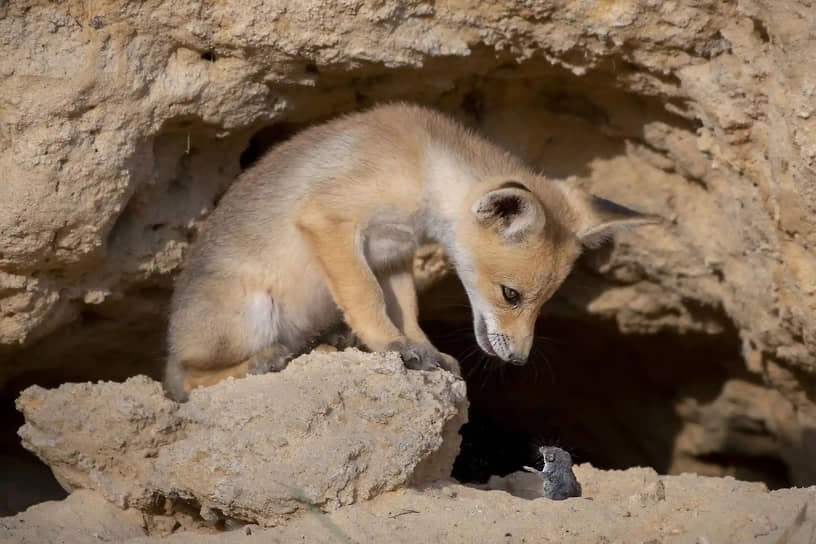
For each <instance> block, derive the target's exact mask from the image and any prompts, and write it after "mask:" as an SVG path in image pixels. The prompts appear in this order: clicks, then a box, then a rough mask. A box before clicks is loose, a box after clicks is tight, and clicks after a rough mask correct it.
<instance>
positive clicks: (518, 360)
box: [507, 353, 527, 366]
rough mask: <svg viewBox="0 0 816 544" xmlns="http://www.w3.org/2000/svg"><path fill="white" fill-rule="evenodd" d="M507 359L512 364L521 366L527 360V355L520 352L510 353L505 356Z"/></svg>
mask: <svg viewBox="0 0 816 544" xmlns="http://www.w3.org/2000/svg"><path fill="white" fill-rule="evenodd" d="M507 361H508V362H510V363H512V364H514V365H517V366H521V365H523V364H524V363H526V362H527V357H525V356H524V355H521V354H520V353H511V354H510V356H509V357H508V358H507Z"/></svg>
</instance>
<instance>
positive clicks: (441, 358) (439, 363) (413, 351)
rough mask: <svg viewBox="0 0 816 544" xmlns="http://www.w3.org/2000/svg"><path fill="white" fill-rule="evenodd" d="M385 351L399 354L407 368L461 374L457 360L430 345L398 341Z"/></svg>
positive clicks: (388, 346)
mask: <svg viewBox="0 0 816 544" xmlns="http://www.w3.org/2000/svg"><path fill="white" fill-rule="evenodd" d="M385 350H386V351H396V352H397V353H399V354H400V357H402V360H403V362H404V363H405V366H406V367H408V368H410V369H412V370H436V369H437V368H444V369H445V370H448V371H450V372H453V373H454V374H457V375H458V374H459V363H457V362H456V359H454V358H453V357H451V356H450V355H447V354H445V353H440V352H439V351H438V350H437V349H436V348H435V347H433V346H432V345H430V344H426V343H419V342H413V341H411V340H398V341H396V342H391V343H390V344H388V345H387V346H386V347H385Z"/></svg>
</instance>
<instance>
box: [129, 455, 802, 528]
mask: <svg viewBox="0 0 816 544" xmlns="http://www.w3.org/2000/svg"><path fill="white" fill-rule="evenodd" d="M576 473H577V474H578V478H579V480H580V482H581V484H582V486H584V488H585V489H589V490H593V491H592V493H591V494H590V493H587V494H586V495H585V496H584V497H580V498H572V499H567V500H564V501H551V500H549V499H545V498H539V499H534V500H527V499H524V498H520V497H516V496H513V495H511V494H509V493H506V492H504V491H484V490H479V489H474V488H472V487H466V486H462V485H458V484H456V483H451V482H444V483H442V482H440V483H438V484H436V485H434V486H431V487H427V488H425V489H423V490H417V489H401V490H398V491H395V492H392V493H385V494H383V495H380V496H379V497H377V498H376V499H374V500H372V501H369V502H364V503H358V504H355V505H352V506H349V507H344V508H341V509H339V510H336V511H334V512H331V513H329V514H325V515H324V514H320V513H314V515H308V516H303V517H301V518H299V519H298V520H296V521H294V522H292V523H290V524H288V525H286V526H283V527H277V528H274V529H259V528H251V529H250V534H247V532H246V531H245V530H236V531H233V532H229V533H223V534H220V535H217V536H202V535H200V534H195V533H189V532H188V533H179V534H176V535H173V536H171V537H170V538H168V539H166V540H155V539H151V538H143V539H137V540H135V541H134V543H133V544H136V543H139V544H143V543H144V544H147V543H148V542H159V541H161V542H165V541H166V542H168V543H174V544H181V543H186V542H190V543H192V542H196V543H198V542H202V543H207V542H241V543H245V542H246V543H252V542H297V541H307V542H326V543H328V542H406V543H407V542H446V543H448V542H451V543H458V542H461V543H466V542H511V543H523V542H527V543H533V542H553V543H555V542H576V543H585V542H593V543H594V542H598V543H605V544H617V543H620V544H623V543H627V544H628V543H632V542H637V543H640V542H661V543H664V544H669V543H676V544H698V543H700V542H710V543H712V544H713V543H714V542H756V543H767V544H776V543H778V542H807V541H808V538H810V535H811V533H812V531H814V530H816V519H814V516H813V513H812V512H813V511H814V510H813V509H814V508H816V488H808V489H787V490H783V491H775V492H773V493H769V492H768V490H767V489H766V488H765V487H764V486H762V485H761V484H752V483H747V482H739V481H736V480H733V479H731V478H707V477H700V476H692V475H682V476H658V475H657V474H656V473H655V472H654V471H651V470H648V469H630V470H626V471H601V470H597V469H595V468H592V467H591V466H588V465H579V466H577V467H576ZM529 476H533V477H535V475H534V474H530V475H529ZM656 482H662V483H663V484H664V485H665V497H664V498H663V499H661V500H660V501H659V502H657V503H653V504H646V505H645V506H643V507H641V506H637V507H632V505H631V504H630V503H629V497H630V496H632V495H634V494H641V495H649V494H650V493H652V491H653V486H654V484H655V483H656ZM784 538H787V540H784Z"/></svg>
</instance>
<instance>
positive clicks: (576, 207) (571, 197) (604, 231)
mask: <svg viewBox="0 0 816 544" xmlns="http://www.w3.org/2000/svg"><path fill="white" fill-rule="evenodd" d="M564 194H565V196H566V197H567V200H568V201H569V203H570V206H571V207H572V209H573V212H574V215H575V218H576V221H575V224H574V225H573V228H574V231H575V235H576V236H577V237H578V239H579V240H580V241H581V243H582V244H583V245H585V246H587V247H598V246H599V245H601V244H602V243H603V242H604V241H605V240H607V239H609V238H610V237H611V236H612V235H613V234H614V233H615V232H617V231H619V230H623V229H628V228H632V227H638V226H640V225H653V224H657V223H662V222H663V218H661V217H660V216H657V215H650V214H643V213H640V212H636V211H635V210H630V209H629V208H627V207H625V206H621V205H620V204H617V203H615V202H612V201H611V200H606V199H605V198H600V197H597V196H594V195H591V194H589V193H586V192H584V191H582V190H580V189H575V188H570V189H568V190H565V191H564Z"/></svg>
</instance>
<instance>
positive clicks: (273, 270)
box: [165, 104, 656, 400]
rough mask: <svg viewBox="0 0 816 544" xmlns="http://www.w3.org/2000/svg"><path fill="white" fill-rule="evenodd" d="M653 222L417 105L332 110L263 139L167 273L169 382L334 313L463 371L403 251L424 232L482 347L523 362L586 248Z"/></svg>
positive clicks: (379, 341) (246, 357)
mask: <svg viewBox="0 0 816 544" xmlns="http://www.w3.org/2000/svg"><path fill="white" fill-rule="evenodd" d="M653 222H656V218H655V217H654V216H645V215H641V214H638V213H636V212H634V211H632V210H629V209H627V208H624V207H623V206H619V205H617V204H614V203H612V202H609V201H607V200H603V199H600V198H596V197H593V196H591V195H589V194H587V193H585V192H583V191H581V190H578V189H576V188H574V187H571V186H569V185H568V184H565V183H563V182H555V181H552V180H549V179H546V178H544V177H542V176H539V175H536V174H535V173H534V172H532V171H531V170H530V169H529V168H527V167H525V166H524V164H523V163H522V162H521V161H520V160H519V159H517V158H516V157H514V156H512V155H510V154H509V153H507V152H505V151H503V150H502V149H500V148H498V147H496V146H494V145H492V144H491V143H489V142H487V141H486V140H484V139H482V138H480V137H479V136H477V135H475V134H473V133H472V132H470V131H468V130H466V129H465V128H464V127H462V126H460V125H458V124H457V123H455V122H454V121H452V120H450V119H448V118H446V117H444V116H443V115H441V114H439V113H435V112H433V111H430V110H428V109H425V108H422V107H418V106H412V105H405V104H394V105H386V106H381V107H377V108H374V109H372V110H369V111H367V112H363V113H357V114H353V115H349V116H346V117H342V118H339V119H336V120H334V121H331V122H329V123H326V124H324V125H320V126H316V127H313V128H310V129H308V130H305V131H303V132H302V133H300V134H299V135H297V136H295V137H294V138H292V139H291V140H289V141H287V142H284V143H283V144H281V145H279V146H277V147H276V148H274V149H273V150H272V151H270V152H269V153H268V154H266V155H265V156H264V157H263V158H261V159H260V160H259V161H258V162H257V163H256V164H255V165H254V166H253V167H252V168H250V169H248V170H247V171H246V172H244V174H243V175H242V177H241V179H239V180H238V181H237V182H236V183H235V184H234V185H233V186H232V187H231V188H230V190H229V191H227V193H226V194H225V195H224V197H223V199H222V201H221V203H220V204H219V205H218V207H217V208H216V209H215V211H214V212H213V213H212V215H211V217H210V218H209V220H208V223H207V225H206V226H205V227H204V229H203V230H202V233H201V237H200V239H199V240H198V242H197V244H196V245H195V246H194V247H193V248H192V249H191V252H190V254H189V256H188V259H187V262H186V266H185V267H184V270H183V271H182V273H181V274H180V276H179V278H178V280H177V282H176V288H175V293H174V296H173V300H172V307H171V313H170V325H169V357H168V361H167V369H166V377H165V385H166V387H167V389H168V392H169V393H170V394H171V395H172V396H173V397H175V398H176V399H180V400H183V399H185V398H186V397H187V394H188V393H189V392H190V390H191V389H193V388H195V387H198V386H205V385H209V384H213V383H215V382H217V381H219V380H221V379H224V378H226V377H228V376H234V377H241V376H244V375H246V374H250V373H261V372H267V371H269V370H276V369H280V368H283V367H284V366H285V365H286V363H287V361H288V360H289V359H290V358H291V357H292V356H293V355H296V354H299V353H303V352H304V351H305V350H306V349H307V348H308V347H309V345H310V343H311V342H313V341H314V339H315V337H316V336H317V335H318V334H320V333H321V332H322V331H326V330H329V329H331V327H333V326H336V325H337V324H338V323H342V320H343V319H344V320H345V322H346V323H347V324H348V326H349V327H350V328H351V330H352V331H353V332H354V334H355V335H356V336H357V337H358V338H359V339H360V341H362V343H364V344H365V346H367V347H368V349H370V350H372V351H389V350H393V351H397V352H399V353H400V354H401V355H402V358H403V360H404V361H405V363H406V365H407V366H409V367H411V368H417V369H432V368H435V367H437V366H441V367H443V368H447V369H449V370H452V371H457V370H458V365H457V363H456V361H455V360H454V359H453V358H452V357H450V356H448V355H445V354H443V353H440V352H439V351H437V350H436V349H435V348H434V347H433V346H432V345H431V343H430V342H429V341H428V338H427V337H426V336H425V333H424V332H423V331H422V329H421V328H420V327H419V325H418V323H417V298H416V291H415V288H414V284H413V279H412V275H411V260H412V256H413V254H414V250H415V248H416V246H417V244H418V243H422V242H427V241H434V242H438V243H439V244H440V245H441V246H442V247H443V249H444V250H445V252H446V253H447V254H448V256H449V257H450V259H451V261H452V262H453V264H454V267H455V270H456V273H457V274H458V276H459V278H460V279H461V281H462V283H463V285H464V287H465V290H466V292H467V295H468V297H469V299H470V302H471V306H472V310H473V326H474V330H475V336H476V341H477V342H478V344H479V346H480V347H481V349H482V350H484V351H485V352H487V353H488V354H490V355H495V356H497V357H499V358H501V359H503V360H504V361H507V362H510V363H512V364H517V365H521V364H524V362H525V361H526V358H527V355H528V354H529V352H530V347H531V345H532V342H533V327H534V325H535V321H536V316H537V315H538V312H539V309H540V308H541V306H542V304H544V302H545V301H546V300H547V299H549V298H550V296H551V295H552V294H553V292H554V291H555V290H556V288H557V287H558V286H559V285H560V284H561V282H562V281H563V280H564V278H565V277H566V275H567V273H568V272H569V271H570V268H571V267H572V265H573V262H574V261H575V259H576V258H577V257H578V255H579V253H580V252H581V247H582V246H584V245H594V244H596V243H597V242H598V241H599V240H602V239H603V238H605V237H607V236H608V235H609V234H610V233H611V232H612V231H614V230H615V229H617V228H620V227H626V226H633V225H638V224H644V223H653Z"/></svg>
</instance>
